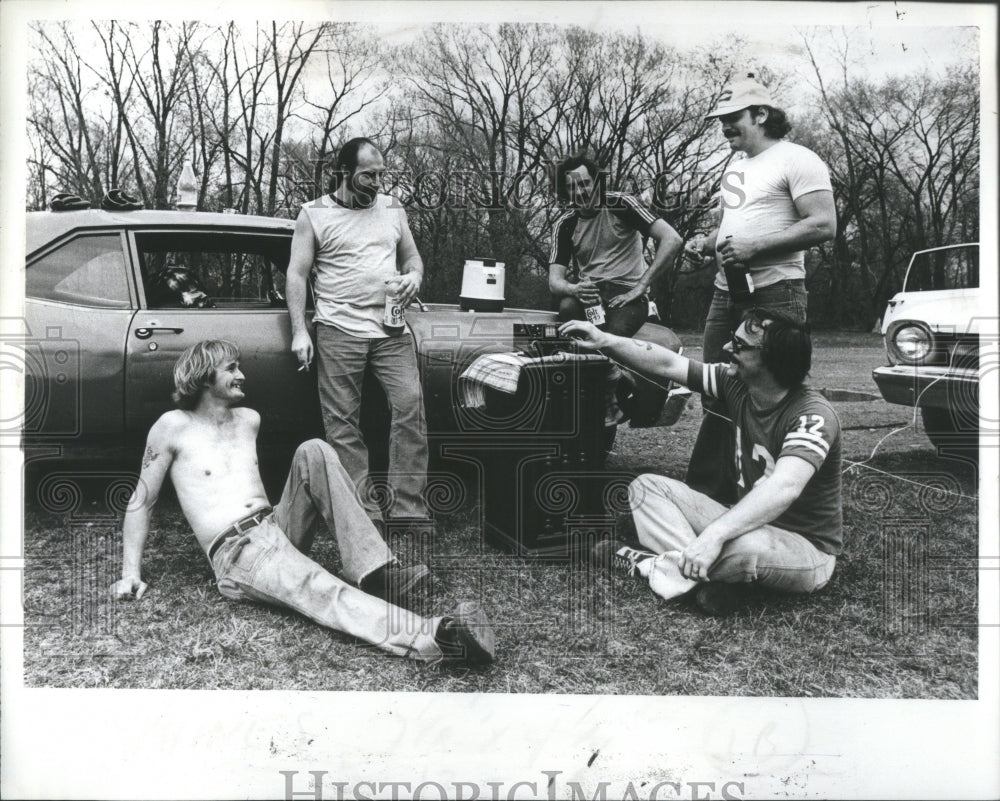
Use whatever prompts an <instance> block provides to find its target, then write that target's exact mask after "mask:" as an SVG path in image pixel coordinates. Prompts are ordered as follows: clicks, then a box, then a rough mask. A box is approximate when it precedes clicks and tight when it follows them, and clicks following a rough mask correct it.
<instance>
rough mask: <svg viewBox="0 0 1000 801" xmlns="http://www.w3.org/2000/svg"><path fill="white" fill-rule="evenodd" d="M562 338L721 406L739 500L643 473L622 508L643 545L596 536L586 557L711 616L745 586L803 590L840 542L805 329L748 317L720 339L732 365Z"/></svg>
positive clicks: (824, 411) (824, 422)
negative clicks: (809, 382)
mask: <svg viewBox="0 0 1000 801" xmlns="http://www.w3.org/2000/svg"><path fill="white" fill-rule="evenodd" d="M560 333H561V334H562V335H563V336H571V337H574V338H577V339H579V340H580V342H581V344H582V345H584V346H585V347H589V348H591V349H600V350H601V351H602V352H603V353H604V354H605V355H606V356H609V357H610V358H612V359H614V360H615V361H618V362H620V363H622V364H624V365H625V366H627V367H629V368H632V369H635V370H638V371H640V372H641V373H643V374H646V375H650V376H651V377H654V378H657V379H662V380H670V381H676V382H678V383H681V384H684V385H686V386H688V387H690V388H691V389H692V390H694V391H696V392H703V393H705V394H706V395H708V396H710V397H713V398H717V399H718V400H720V401H721V402H722V403H724V404H725V405H726V407H727V409H728V411H729V414H730V416H731V418H732V423H731V429H730V430H731V434H732V436H733V441H734V444H735V466H736V470H737V474H738V480H737V484H738V491H739V499H738V500H737V502H736V503H735V504H734V505H733V506H731V507H728V508H727V507H726V506H723V505H722V504H720V503H718V502H717V501H714V500H713V499H712V498H710V497H709V496H707V495H704V494H702V493H700V492H697V491H695V490H693V489H691V488H690V487H688V486H687V485H686V484H684V483H683V482H680V481H676V480H674V479H671V478H667V477H665V476H658V475H652V474H646V475H642V476H639V477H638V478H637V479H636V480H635V481H633V482H632V485H631V487H630V492H629V503H630V506H631V508H632V516H633V519H634V522H635V529H636V534H637V536H638V540H639V544H641V545H642V546H644V548H643V549H640V548H632V547H629V546H628V545H624V544H622V543H611V542H610V541H605V542H603V543H599V544H598V546H597V547H596V548H595V557H597V558H598V559H599V560H600V561H602V562H605V563H607V562H610V563H612V564H614V565H615V566H618V567H622V568H624V569H626V570H627V571H628V572H629V573H630V574H631V575H636V574H638V575H641V576H644V577H646V578H648V579H649V582H650V586H651V587H652V588H653V590H654V591H655V592H656V593H657V594H659V595H661V596H663V597H664V598H674V597H677V596H679V595H683V594H684V593H686V592H688V591H690V590H695V599H696V601H697V602H698V604H699V606H701V608H702V609H703V610H704V611H706V612H708V613H710V614H716V615H722V614H728V613H729V612H731V611H733V610H734V609H736V608H737V607H738V606H739V605H741V603H742V601H743V600H744V599H745V595H746V589H747V588H748V587H749V585H750V584H751V583H754V582H756V583H758V584H760V585H762V586H765V587H770V588H773V589H778V590H784V591H788V592H812V591H814V590H817V589H819V588H821V587H823V586H824V585H825V584H826V583H827V582H828V581H829V580H830V576H831V575H832V574H833V568H834V565H835V563H836V557H837V555H838V554H840V552H841V550H842V549H843V512H842V496H841V476H840V422H839V421H838V419H837V415H836V412H834V410H833V407H832V406H831V405H830V404H829V402H827V400H826V399H825V398H824V397H823V396H822V395H820V394H819V393H818V392H817V391H815V390H813V389H812V388H810V387H808V386H806V385H805V384H804V383H803V381H804V379H805V377H806V375H807V374H808V372H809V367H810V364H811V360H812V344H811V342H810V339H809V330H808V328H807V327H806V326H805V324H803V323H800V322H797V321H796V320H794V319H792V318H791V317H788V316H785V315H783V314H780V313H778V312H773V311H768V310H767V309H755V310H752V311H750V312H748V313H747V314H746V315H745V316H744V318H743V322H742V323H741V324H740V326H739V328H737V330H736V333H735V334H734V335H733V339H732V341H731V342H730V343H729V345H727V346H726V350H727V352H728V353H729V354H730V356H731V359H732V362H731V363H730V364H702V363H700V362H696V361H693V360H690V359H687V358H685V357H683V356H680V355H679V354H676V353H673V352H671V351H668V350H666V349H665V348H660V347H658V346H657V345H653V344H650V343H647V342H641V341H638V340H628V339H623V338H621V337H615V336H612V335H609V334H607V333H604V332H602V331H599V330H597V329H596V328H594V327H593V326H591V325H590V324H589V323H582V322H568V323H565V324H564V325H563V326H562V327H561V329H560Z"/></svg>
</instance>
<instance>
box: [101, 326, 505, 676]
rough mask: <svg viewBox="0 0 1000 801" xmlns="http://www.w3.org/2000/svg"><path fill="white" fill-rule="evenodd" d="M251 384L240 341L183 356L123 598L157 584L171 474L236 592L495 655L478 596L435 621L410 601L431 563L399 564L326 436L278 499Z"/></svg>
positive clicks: (139, 488)
mask: <svg viewBox="0 0 1000 801" xmlns="http://www.w3.org/2000/svg"><path fill="white" fill-rule="evenodd" d="M243 382H244V377H243V373H242V372H240V366H239V350H238V349H237V347H236V346H235V345H233V344H232V343H231V342H225V341H219V340H208V341H204V342H199V343H197V344H195V345H192V346H191V347H190V348H188V349H187V350H185V351H184V353H182V354H181V356H180V358H179V359H178V360H177V364H176V366H175V367H174V384H175V387H176V391H175V392H174V394H173V398H174V401H175V403H176V404H177V406H178V407H179V408H177V409H174V410H172V411H169V412H167V413H165V414H164V415H163V416H161V417H160V419H159V420H157V421H156V423H154V424H153V427H152V428H151V429H150V431H149V436H148V437H147V440H146V450H145V454H144V455H143V458H142V471H141V472H140V474H139V481H138V483H137V485H136V488H135V491H134V492H133V493H132V497H131V499H130V500H129V504H128V508H127V510H126V512H125V520H124V523H123V527H122V528H123V539H124V553H123V560H122V578H121V579H120V580H119V581H117V582H116V583H115V584H114V585H113V586H112V588H111V590H112V592H113V594H114V595H115V597H116V598H118V599H125V598H133V597H134V598H135V599H136V600H139V599H140V598H142V596H143V594H144V593H145V592H146V589H147V585H146V583H145V582H144V581H143V580H142V578H141V572H140V569H139V565H140V561H141V559H142V551H143V546H144V545H145V541H146V535H147V533H148V532H149V519H150V514H151V512H152V510H153V506H154V505H155V504H156V500H157V497H158V496H159V492H160V488H161V487H162V485H163V481H164V479H165V478H166V477H167V474H168V473H169V475H170V478H171V480H172V481H173V484H174V488H175V489H176V491H177V498H178V500H179V501H180V505H181V509H182V510H183V512H184V516H185V517H186V518H187V521H188V523H189V524H190V525H191V528H192V529H193V530H194V535H195V537H196V538H197V540H198V544H199V545H200V546H201V547H202V549H203V550H204V551H205V554H206V555H207V556H208V561H209V562H210V563H211V565H212V569H213V571H214V572H215V576H216V578H217V580H218V587H219V592H221V593H222V594H223V595H224V596H225V597H227V598H230V599H232V600H251V601H258V602H262V603H266V604H273V605H276V606H281V607H285V608H288V609H292V610H294V611H296V612H298V613H300V614H302V615H304V616H306V617H308V618H309V619H310V620H313V621H315V622H316V623H319V624H320V625H323V626H327V627H329V628H331V629H334V630H335V631H342V632H345V633H346V634H350V635H353V636H355V637H358V638H359V639H362V640H364V641H365V642H369V643H372V644H374V645H377V646H378V647H379V648H382V649H384V650H386V651H389V652H390V653H393V654H397V655H399V656H409V657H412V658H414V659H421V660H424V661H429V662H437V661H440V660H442V659H449V660H463V661H465V662H466V663H468V664H471V665H487V664H489V663H490V662H492V661H493V651H494V634H493V630H492V628H491V627H490V624H489V622H488V620H487V619H486V615H485V613H484V612H483V611H482V610H481V609H480V608H479V605H478V604H476V603H462V604H459V606H458V608H457V610H456V611H455V613H454V614H453V615H450V616H446V617H435V618H425V617H422V616H420V615H418V614H416V613H414V612H412V611H410V610H409V609H407V608H404V607H408V606H411V605H412V603H413V602H414V600H415V599H416V598H419V597H420V590H422V589H423V588H425V587H426V585H427V583H428V582H429V580H430V572H429V571H428V569H427V567H426V566H425V565H416V566H414V567H408V568H401V567H399V566H398V565H397V564H396V563H395V560H394V558H393V556H392V553H391V552H390V551H389V547H388V546H387V545H386V543H385V541H384V540H383V539H382V537H381V536H380V535H379V533H378V531H377V530H376V529H375V526H374V525H373V524H372V522H371V520H370V519H369V517H368V515H367V514H365V512H364V509H362V507H361V505H360V504H359V503H358V500H357V497H356V494H355V488H354V485H353V484H352V483H351V480H350V478H349V477H348V476H347V473H346V472H345V471H344V468H343V467H342V466H341V464H340V460H339V459H338V458H337V454H336V453H335V452H334V450H333V449H332V448H331V447H330V446H329V445H328V444H327V443H326V442H325V441H323V440H318V439H313V440H309V441H308V442H305V443H303V444H302V445H300V446H299V448H298V449H297V450H296V452H295V456H294V458H293V460H292V466H291V469H290V471H289V475H288V480H287V482H286V484H285V489H284V492H283V493H282V496H281V500H280V501H279V502H278V504H277V505H276V506H274V507H273V508H272V507H271V506H270V504H269V502H268V499H267V495H266V493H265V491H264V485H263V482H262V481H261V478H260V470H259V467H258V464H257V432H258V430H259V429H260V415H259V414H258V413H257V412H255V411H253V410H252V409H248V408H245V407H241V406H239V404H240V403H241V402H242V401H243V398H244V395H243ZM320 517H322V518H323V520H324V521H326V524H327V526H328V527H329V528H330V530H331V531H332V533H333V535H334V537H335V538H336V541H337V545H338V547H339V549H340V555H341V559H342V562H343V571H342V573H343V579H341V578H338V577H337V576H334V575H333V574H331V573H329V572H328V571H327V570H325V569H324V568H323V567H321V566H320V565H318V564H317V563H316V562H314V561H313V560H312V559H310V558H309V557H308V556H307V555H306V554H307V553H308V552H309V549H310V547H311V545H312V542H313V536H314V533H315V527H316V524H317V522H318V521H319V518H320Z"/></svg>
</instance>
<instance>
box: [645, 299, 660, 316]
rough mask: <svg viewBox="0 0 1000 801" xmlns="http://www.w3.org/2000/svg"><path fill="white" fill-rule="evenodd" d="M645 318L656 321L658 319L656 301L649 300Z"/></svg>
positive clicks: (658, 313) (658, 312)
mask: <svg viewBox="0 0 1000 801" xmlns="http://www.w3.org/2000/svg"><path fill="white" fill-rule="evenodd" d="M646 316H647V317H655V318H656V319H657V320H659V319H660V310H659V309H657V308H656V301H655V300H653V299H652V298H650V299H649V311H648V312H647V314H646Z"/></svg>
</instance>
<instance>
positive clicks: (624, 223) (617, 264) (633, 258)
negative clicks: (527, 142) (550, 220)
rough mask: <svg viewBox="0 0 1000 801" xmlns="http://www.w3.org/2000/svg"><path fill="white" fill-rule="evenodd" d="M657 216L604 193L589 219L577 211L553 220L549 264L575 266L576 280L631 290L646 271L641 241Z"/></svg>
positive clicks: (621, 196) (635, 202)
mask: <svg viewBox="0 0 1000 801" xmlns="http://www.w3.org/2000/svg"><path fill="white" fill-rule="evenodd" d="M656 220H657V217H656V216H655V215H654V214H652V213H650V211H649V210H648V209H647V208H646V207H645V206H643V205H642V204H641V203H640V202H639V201H638V200H636V199H635V198H634V197H632V196H631V195H626V194H623V193H621V192H608V193H607V202H606V204H605V205H603V206H601V207H600V208H599V209H598V210H597V214H596V215H595V216H593V217H581V216H580V214H579V213H578V212H577V211H575V210H574V211H571V212H569V213H567V214H564V215H563V216H562V217H560V218H559V219H558V220H557V221H556V228H555V233H554V235H553V237H552V251H551V254H550V256H549V262H550V263H551V264H561V265H563V266H564V267H569V266H571V265H572V264H573V263H575V264H576V266H577V268H578V269H579V272H580V278H589V279H590V280H591V281H593V282H594V283H595V284H598V285H602V284H614V285H618V286H622V287H627V288H629V289H631V288H632V287H634V286H635V285H636V284H637V283H639V279H640V278H642V276H643V273H645V272H646V260H645V259H644V258H643V255H642V240H643V238H644V237H647V236H649V229H650V228H651V227H652V225H653V223H654V222H656Z"/></svg>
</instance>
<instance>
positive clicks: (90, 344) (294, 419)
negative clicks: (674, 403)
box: [23, 209, 680, 450]
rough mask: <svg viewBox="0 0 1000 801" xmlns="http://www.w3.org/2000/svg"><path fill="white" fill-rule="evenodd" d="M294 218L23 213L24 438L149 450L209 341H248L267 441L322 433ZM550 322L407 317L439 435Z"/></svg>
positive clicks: (423, 308) (424, 311)
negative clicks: (176, 386)
mask: <svg viewBox="0 0 1000 801" xmlns="http://www.w3.org/2000/svg"><path fill="white" fill-rule="evenodd" d="M293 225H294V223H293V222H292V221H290V220H282V219H273V218H268V217H251V216H243V215H236V214H215V213H206V212H181V211H121V212H109V211H100V210H92V209H87V210H80V211H63V212H54V211H46V212H33V213H30V214H28V215H27V262H26V295H27V302H26V326H27V330H26V331H25V332H24V336H25V347H24V360H25V370H26V373H27V381H26V390H25V406H26V408H25V418H24V426H23V428H24V431H23V433H24V435H25V441H26V443H28V444H34V443H58V444H60V445H62V446H64V447H70V448H72V447H75V446H81V447H86V448H95V447H96V448H98V449H108V448H110V447H112V446H114V445H120V444H129V443H131V444H133V445H134V444H135V443H139V444H141V442H142V441H143V439H144V438H145V434H146V431H147V430H148V429H149V427H150V425H151V424H152V423H153V421H154V420H156V418H157V417H158V416H159V415H160V414H162V413H163V412H164V411H166V410H167V409H168V408H170V406H171V401H170V393H171V390H172V388H173V384H172V367H173V364H174V362H175V360H176V359H177V357H178V355H179V354H180V352H181V351H182V350H183V349H184V348H186V347H187V346H188V345H190V344H192V343H194V342H197V341H199V340H202V339H208V338H213V339H217V338H224V339H231V340H233V341H234V342H236V343H237V344H238V345H239V347H240V350H241V353H242V366H243V369H244V372H245V373H246V375H247V389H246V395H247V404H248V405H250V406H252V407H253V408H255V409H257V410H258V411H259V412H260V413H261V417H262V426H261V433H262V440H271V441H280V442H286V443H294V442H298V441H301V440H302V439H303V438H306V437H311V436H316V435H318V434H320V433H321V429H320V418H319V414H318V408H317V400H316V389H315V381H316V379H315V373H314V371H311V372H299V371H298V370H297V362H296V360H295V358H294V357H293V356H292V354H291V353H290V352H289V343H290V326H289V319H288V313H287V311H286V308H285V304H284V300H283V292H284V282H285V270H286V268H287V265H288V259H289V248H290V244H291V238H292V230H293ZM428 269H431V270H433V265H429V266H428ZM457 295H458V287H456V296H457ZM555 319H556V318H555V314H554V313H553V312H549V311H534V310H524V309H508V310H505V311H501V312H483V313H480V312H466V311H461V310H460V309H459V307H458V306H454V305H444V304H426V305H424V304H414V305H413V306H411V307H410V309H408V310H407V313H406V321H407V325H408V327H409V329H410V331H411V332H412V333H413V337H414V341H415V346H416V348H417V352H418V357H419V364H420V368H421V375H422V381H423V389H424V397H425V404H426V407H427V422H428V429H429V430H428V433H429V435H430V437H431V439H432V441H436V440H447V439H448V438H449V437H451V436H452V435H455V434H462V433H464V432H463V427H464V426H465V425H466V419H465V416H464V415H463V414H462V413H461V410H460V409H459V408H458V406H459V403H458V399H459V397H460V396H459V391H458V375H459V374H460V373H461V372H462V371H463V370H464V369H465V368H466V367H468V365H469V364H470V363H471V362H472V361H473V360H474V359H475V358H476V357H477V356H479V355H481V354H482V353H484V352H486V351H496V350H512V349H513V348H514V325H515V323H524V324H527V323H550V324H551V323H554V322H555ZM639 336H640V337H643V338H646V339H650V340H653V341H656V342H659V343H661V344H664V345H666V346H667V347H670V348H673V349H675V350H676V349H677V348H678V347H679V344H680V343H679V340H678V339H677V337H676V336H675V335H674V334H673V332H672V331H670V330H669V329H667V328H664V327H662V326H658V325H653V324H647V325H646V326H645V328H644V329H643V330H641V331H640V333H639ZM379 395H380V393H379V390H378V389H377V387H376V388H374V389H372V391H371V393H370V394H366V396H365V397H366V404H367V406H368V408H367V409H366V411H365V415H364V418H365V419H364V424H365V427H366V432H367V434H368V437H369V439H370V440H371V441H372V442H375V443H377V442H378V441H379V439H380V432H384V430H385V427H386V425H387V419H386V417H385V406H384V398H381V397H380V396H379ZM376 450H377V448H376Z"/></svg>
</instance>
